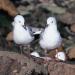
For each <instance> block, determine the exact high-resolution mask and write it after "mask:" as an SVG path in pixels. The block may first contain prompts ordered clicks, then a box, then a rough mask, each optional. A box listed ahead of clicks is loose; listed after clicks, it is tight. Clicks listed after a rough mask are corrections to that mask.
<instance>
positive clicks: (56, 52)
mask: <svg viewBox="0 0 75 75" xmlns="http://www.w3.org/2000/svg"><path fill="white" fill-rule="evenodd" d="M55 51H56V54H57V53H58V49H56V50H55ZM57 58H58V56H57ZM56 60H58V59H56Z"/></svg>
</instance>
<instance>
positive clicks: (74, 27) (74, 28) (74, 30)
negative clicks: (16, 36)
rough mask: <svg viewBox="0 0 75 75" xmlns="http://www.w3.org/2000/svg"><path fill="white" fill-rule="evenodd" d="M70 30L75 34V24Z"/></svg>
mask: <svg viewBox="0 0 75 75" xmlns="http://www.w3.org/2000/svg"><path fill="white" fill-rule="evenodd" d="M70 29H71V31H72V32H75V24H72V25H71V28H70Z"/></svg>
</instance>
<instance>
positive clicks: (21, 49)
mask: <svg viewBox="0 0 75 75" xmlns="http://www.w3.org/2000/svg"><path fill="white" fill-rule="evenodd" d="M20 53H21V55H22V54H23V46H22V45H20Z"/></svg>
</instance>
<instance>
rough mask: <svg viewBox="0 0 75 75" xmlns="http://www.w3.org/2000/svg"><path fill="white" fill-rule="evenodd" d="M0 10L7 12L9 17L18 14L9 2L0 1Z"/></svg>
mask: <svg viewBox="0 0 75 75" xmlns="http://www.w3.org/2000/svg"><path fill="white" fill-rule="evenodd" d="M0 9H2V10H4V11H6V12H8V14H9V15H10V16H15V15H17V14H18V12H17V9H16V7H15V6H14V4H13V3H12V2H11V1H10V0H0Z"/></svg>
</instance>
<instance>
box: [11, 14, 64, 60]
mask: <svg viewBox="0 0 75 75" xmlns="http://www.w3.org/2000/svg"><path fill="white" fill-rule="evenodd" d="M12 25H13V40H14V42H15V43H16V44H22V45H27V44H30V43H31V42H32V41H33V40H34V35H35V34H36V33H37V32H35V33H33V32H32V31H31V30H30V28H29V27H28V26H26V25H25V19H24V17H23V16H21V15H17V16H16V17H15V18H14V22H13V23H12ZM61 43H62V38H61V36H60V33H59V31H58V30H57V24H56V19H55V17H49V18H48V19H47V26H46V27H45V29H44V30H43V31H42V32H41V33H40V39H39V44H40V47H41V48H43V49H44V52H45V55H47V50H52V49H55V48H58V47H59V46H61ZM58 56H59V59H61V60H63V61H64V60H65V54H64V53H63V52H60V53H58V54H57V55H55V57H57V58H58Z"/></svg>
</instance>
